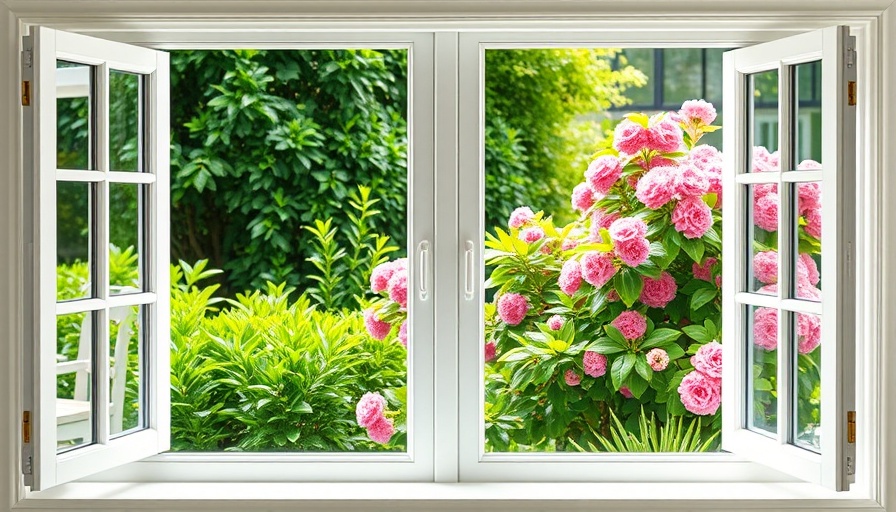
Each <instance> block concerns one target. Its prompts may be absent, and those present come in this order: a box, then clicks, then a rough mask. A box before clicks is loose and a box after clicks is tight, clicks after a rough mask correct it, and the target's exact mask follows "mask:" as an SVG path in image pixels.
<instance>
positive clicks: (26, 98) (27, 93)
mask: <svg viewBox="0 0 896 512" xmlns="http://www.w3.org/2000/svg"><path fill="white" fill-rule="evenodd" d="M22 106H23V107H30V106H31V82H29V81H28V80H23V81H22Z"/></svg>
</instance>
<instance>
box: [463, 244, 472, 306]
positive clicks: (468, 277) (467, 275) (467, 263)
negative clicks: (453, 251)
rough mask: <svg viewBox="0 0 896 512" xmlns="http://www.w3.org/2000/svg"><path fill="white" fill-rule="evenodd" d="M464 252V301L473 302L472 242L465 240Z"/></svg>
mask: <svg viewBox="0 0 896 512" xmlns="http://www.w3.org/2000/svg"><path fill="white" fill-rule="evenodd" d="M466 246H467V250H466V251H464V299H466V300H473V292H474V289H473V248H474V245H473V242H472V241H471V240H467V244H466Z"/></svg>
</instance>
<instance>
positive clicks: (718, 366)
mask: <svg viewBox="0 0 896 512" xmlns="http://www.w3.org/2000/svg"><path fill="white" fill-rule="evenodd" d="M691 364H692V365H693V366H694V369H695V370H697V371H698V372H700V373H702V374H703V375H706V376H707V377H709V378H711V379H721V378H722V345H721V344H719V342H717V341H711V342H709V343H707V344H706V345H703V346H702V347H700V348H698V349H697V353H696V354H694V355H693V356H691Z"/></svg>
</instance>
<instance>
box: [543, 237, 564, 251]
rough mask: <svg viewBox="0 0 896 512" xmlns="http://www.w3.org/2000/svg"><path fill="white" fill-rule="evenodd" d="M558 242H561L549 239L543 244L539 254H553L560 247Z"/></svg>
mask: <svg viewBox="0 0 896 512" xmlns="http://www.w3.org/2000/svg"><path fill="white" fill-rule="evenodd" d="M558 242H559V240H557V239H556V238H548V239H547V240H545V241H544V243H543V244H541V247H539V248H538V252H540V253H541V254H551V253H552V252H554V249H556V248H557V246H559V245H560V244H559V243H558Z"/></svg>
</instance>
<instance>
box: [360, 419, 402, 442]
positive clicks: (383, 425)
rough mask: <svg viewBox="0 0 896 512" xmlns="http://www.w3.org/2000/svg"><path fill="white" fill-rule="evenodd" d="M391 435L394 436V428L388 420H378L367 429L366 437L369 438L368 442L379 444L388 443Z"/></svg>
mask: <svg viewBox="0 0 896 512" xmlns="http://www.w3.org/2000/svg"><path fill="white" fill-rule="evenodd" d="M393 434H395V427H394V426H393V425H392V420H391V419H390V418H380V419H379V420H378V421H377V422H376V423H374V424H373V425H370V427H368V428H367V435H368V436H369V437H370V440H371V441H373V442H375V443H379V444H386V443H388V442H389V440H390V439H392V435H393Z"/></svg>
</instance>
